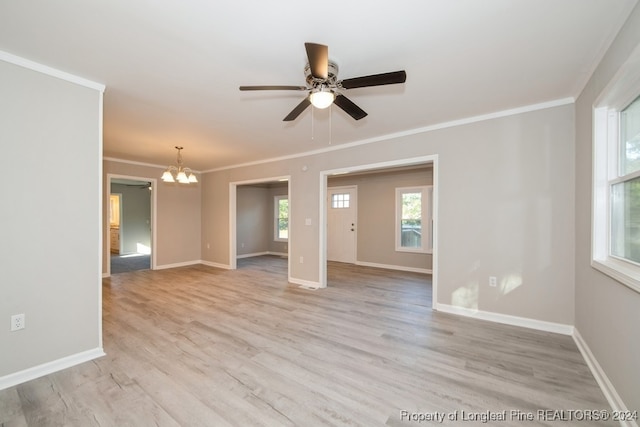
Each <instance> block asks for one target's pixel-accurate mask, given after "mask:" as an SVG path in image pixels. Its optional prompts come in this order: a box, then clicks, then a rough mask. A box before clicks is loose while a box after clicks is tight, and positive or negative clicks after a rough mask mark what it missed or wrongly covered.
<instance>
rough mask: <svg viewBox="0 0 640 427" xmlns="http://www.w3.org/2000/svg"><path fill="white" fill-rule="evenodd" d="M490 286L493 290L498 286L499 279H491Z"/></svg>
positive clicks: (494, 277) (491, 277)
mask: <svg viewBox="0 0 640 427" xmlns="http://www.w3.org/2000/svg"><path fill="white" fill-rule="evenodd" d="M489 286H491V287H492V288H495V287H496V286H498V279H497V278H496V276H490V277H489Z"/></svg>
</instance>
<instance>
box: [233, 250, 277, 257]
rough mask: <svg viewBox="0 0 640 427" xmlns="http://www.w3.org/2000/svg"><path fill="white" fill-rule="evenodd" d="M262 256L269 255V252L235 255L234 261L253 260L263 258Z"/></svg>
mask: <svg viewBox="0 0 640 427" xmlns="http://www.w3.org/2000/svg"><path fill="white" fill-rule="evenodd" d="M263 255H269V251H265V252H254V253H251V254H244V255H236V259H243V258H253V257H257V256H263Z"/></svg>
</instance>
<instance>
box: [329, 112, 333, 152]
mask: <svg viewBox="0 0 640 427" xmlns="http://www.w3.org/2000/svg"><path fill="white" fill-rule="evenodd" d="M332 106H333V104H331V105H329V145H331V138H332V136H333V127H332V126H331V125H332V117H333V110H332V109H331V108H332Z"/></svg>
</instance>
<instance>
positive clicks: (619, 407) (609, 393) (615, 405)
mask: <svg viewBox="0 0 640 427" xmlns="http://www.w3.org/2000/svg"><path fill="white" fill-rule="evenodd" d="M573 341H574V342H575V343H576V345H577V346H578V350H580V353H582V357H583V358H584V360H585V362H586V363H587V366H588V367H589V369H590V370H591V373H592V374H593V377H594V378H595V379H596V382H597V383H598V385H599V386H600V389H601V390H602V393H603V394H604V397H605V398H606V399H607V402H609V405H611V409H612V410H614V411H628V409H627V407H626V405H625V404H624V402H623V401H622V399H621V398H620V395H619V394H618V392H617V391H616V389H615V387H614V386H613V384H612V383H611V381H610V380H609V378H608V377H607V374H606V373H605V372H604V369H602V367H601V366H600V364H599V363H598V360H597V359H596V357H595V356H594V355H593V353H592V352H591V349H590V348H589V346H588V345H587V342H586V341H585V340H584V339H583V338H582V335H580V332H579V331H578V329H575V328H574V331H573ZM620 425H621V426H623V427H638V424H637V423H636V422H635V421H633V420H630V421H628V422H627V421H620Z"/></svg>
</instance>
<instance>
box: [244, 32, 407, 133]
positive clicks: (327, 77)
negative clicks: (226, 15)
mask: <svg viewBox="0 0 640 427" xmlns="http://www.w3.org/2000/svg"><path fill="white" fill-rule="evenodd" d="M304 47H305V49H306V50H307V58H308V60H309V62H308V63H307V65H306V67H305V69H304V74H305V78H306V81H307V85H306V86H240V90H242V91H245V90H298V91H306V92H308V95H307V97H306V98H304V99H303V100H302V102H300V104H298V105H297V106H296V107H295V108H294V109H293V110H292V111H291V112H290V113H289V114H288V115H287V117H285V118H284V120H283V121H285V122H289V121H292V120H295V119H296V118H297V117H298V116H299V115H300V114H301V113H302V112H303V111H304V110H305V109H306V108H307V107H308V106H309V105H313V106H314V107H316V108H327V107H328V106H329V105H331V104H336V105H337V106H338V107H340V108H341V109H342V110H344V111H345V112H346V113H347V114H349V115H350V116H351V117H353V118H354V119H355V120H360V119H362V118H364V117H366V116H367V113H366V112H365V111H364V110H363V109H361V108H360V107H358V106H357V105H356V104H354V103H353V102H352V101H351V100H350V99H349V98H347V97H346V96H344V95H343V94H342V93H341V91H342V90H345V89H355V88H360V87H369V86H382V85H391V84H396V83H404V82H405V81H406V80H407V73H406V72H405V71H404V70H402V71H393V72H390V73H382V74H372V75H370V76H362V77H354V78H351V79H344V80H338V64H336V63H335V62H333V61H331V60H329V48H328V47H327V46H325V45H322V44H317V43H305V44H304Z"/></svg>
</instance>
